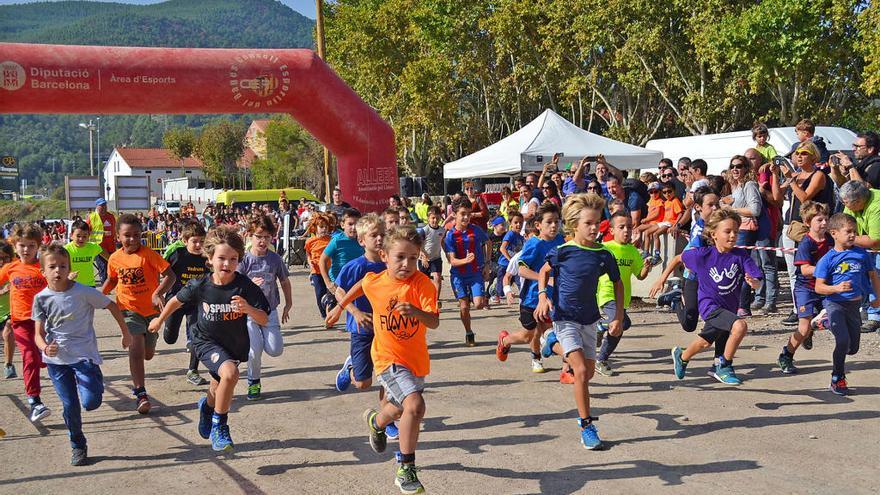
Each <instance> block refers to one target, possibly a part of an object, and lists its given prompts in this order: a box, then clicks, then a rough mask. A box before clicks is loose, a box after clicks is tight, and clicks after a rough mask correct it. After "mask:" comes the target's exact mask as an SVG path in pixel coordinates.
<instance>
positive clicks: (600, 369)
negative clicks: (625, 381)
mask: <svg viewBox="0 0 880 495" xmlns="http://www.w3.org/2000/svg"><path fill="white" fill-rule="evenodd" d="M596 373H599V374H600V375H602V376H614V370H612V369H611V366H608V361H596Z"/></svg>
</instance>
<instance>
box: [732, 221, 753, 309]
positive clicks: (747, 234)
mask: <svg viewBox="0 0 880 495" xmlns="http://www.w3.org/2000/svg"><path fill="white" fill-rule="evenodd" d="M757 240H758V231H757V230H740V231H739V235H737V237H736V245H737V246H754V245H755V241H757ZM750 251H752V252H751V253H750V254H751V255H752V256H754V254H755V253H754V250H750ZM751 305H752V287H751V286H750V285H749V284H748V283H747V282H746V281H745V278H744V279H743V283H742V288H741V289H740V291H739V307H740V309H749V307H750V306H751Z"/></svg>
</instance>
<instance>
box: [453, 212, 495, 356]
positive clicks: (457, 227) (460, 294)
mask: <svg viewBox="0 0 880 495" xmlns="http://www.w3.org/2000/svg"><path fill="white" fill-rule="evenodd" d="M452 211H453V213H454V214H455V223H454V224H453V226H452V229H450V230H449V232H447V233H446V239H445V241H444V243H443V245H444V247H445V251H446V257H447V259H448V260H449V264H450V265H451V268H450V269H449V279H450V282H451V283H452V292H453V293H454V294H455V298H456V299H458V312H459V315H460V316H461V323H462V325H464V342H465V345H467V346H468V347H474V346H475V345H477V341H476V337H475V336H474V332H473V330H472V329H471V303H474V306H475V307H476V309H483V308H485V307H486V303H487V301H486V288H485V284H484V281H485V280H486V279H487V278H489V265H488V264H487V261H488V260H489V259H491V256H492V253H491V250H492V245H491V243H490V242H489V237H488V236H486V233H485V232H483V229H481V228H480V227H477V226H476V225H471V202H470V200H469V199H467V197H464V196H463V197H461V198H458V199H457V200H455V201H454V202H453V203H452Z"/></svg>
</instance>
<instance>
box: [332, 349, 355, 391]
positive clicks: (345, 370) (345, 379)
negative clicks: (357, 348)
mask: <svg viewBox="0 0 880 495" xmlns="http://www.w3.org/2000/svg"><path fill="white" fill-rule="evenodd" d="M350 370H351V356H348V357H347V358H345V362H344V363H342V368H340V369H339V373H336V390H338V391H339V392H345V391H346V390H348V387H349V386H351V373H349V371H350Z"/></svg>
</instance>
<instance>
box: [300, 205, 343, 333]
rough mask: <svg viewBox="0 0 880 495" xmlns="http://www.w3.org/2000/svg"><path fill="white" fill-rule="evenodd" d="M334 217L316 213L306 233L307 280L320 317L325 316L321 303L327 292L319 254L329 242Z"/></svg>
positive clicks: (324, 308)
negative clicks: (313, 292) (309, 235)
mask: <svg viewBox="0 0 880 495" xmlns="http://www.w3.org/2000/svg"><path fill="white" fill-rule="evenodd" d="M335 220H336V217H335V216H333V215H331V214H328V213H318V214H316V215H315V216H314V217H312V220H311V221H310V222H309V228H308V230H307V231H306V234H311V235H312V237H309V238H308V240H306V245H305V251H306V255H307V256H308V258H309V270H310V273H309V282H310V283H311V284H312V287H313V288H314V289H315V299H316V300H317V303H318V311H320V312H321V318H326V317H327V308H326V307H325V306H324V305H323V304H322V303H321V299H323V298H324V294H326V293H327V285H326V284H325V283H324V277H322V276H321V269H320V268H319V266H320V263H321V255H322V254H324V249H325V248H327V244H329V243H330V232H332V231H333V226H334V225H335V224H336V221H335Z"/></svg>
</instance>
